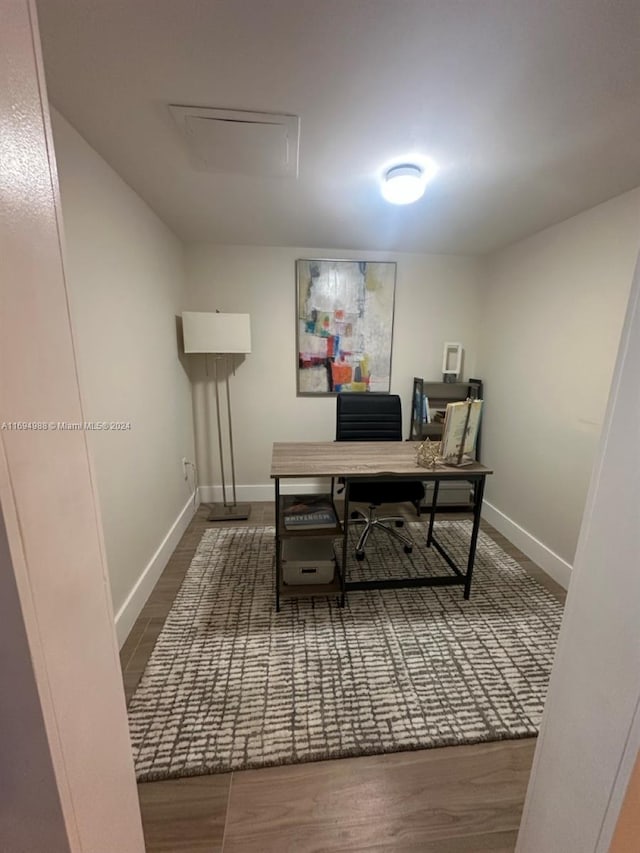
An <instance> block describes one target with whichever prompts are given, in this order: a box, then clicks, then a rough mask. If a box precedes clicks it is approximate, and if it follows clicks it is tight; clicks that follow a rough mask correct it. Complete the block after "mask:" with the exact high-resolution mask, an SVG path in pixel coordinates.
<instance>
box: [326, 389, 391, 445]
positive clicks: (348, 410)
mask: <svg viewBox="0 0 640 853" xmlns="http://www.w3.org/2000/svg"><path fill="white" fill-rule="evenodd" d="M336 399H337V407H336V441H402V404H401V402H400V397H399V396H398V395H397V394H368V393H366V392H364V393H362V394H338V396H337V398H336Z"/></svg>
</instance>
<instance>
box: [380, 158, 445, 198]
mask: <svg viewBox="0 0 640 853" xmlns="http://www.w3.org/2000/svg"><path fill="white" fill-rule="evenodd" d="M435 171H436V169H435V166H433V165H431V166H430V168H428V169H427V168H421V167H420V166H416V165H414V164H412V163H402V164H401V165H398V166H393V167H392V168H391V169H389V170H388V171H387V172H386V174H385V176H384V179H383V181H382V195H383V197H384V198H385V199H386V200H387V201H389V202H391V204H412V203H413V202H414V201H418V199H419V198H422V196H423V195H424V190H425V187H426V185H427V183H428V182H429V181H430V180H431V178H432V177H433V176H434V174H435Z"/></svg>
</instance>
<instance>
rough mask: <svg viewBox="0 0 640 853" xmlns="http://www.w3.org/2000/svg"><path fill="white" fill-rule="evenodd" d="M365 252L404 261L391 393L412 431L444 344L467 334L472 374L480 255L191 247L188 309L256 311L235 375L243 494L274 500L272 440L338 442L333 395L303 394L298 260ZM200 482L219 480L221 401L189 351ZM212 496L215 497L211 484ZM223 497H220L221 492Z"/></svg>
mask: <svg viewBox="0 0 640 853" xmlns="http://www.w3.org/2000/svg"><path fill="white" fill-rule="evenodd" d="M328 257H336V258H347V259H348V258H365V259H368V260H393V261H396V262H397V279H396V298H395V320H394V339H393V354H392V373H391V391H392V392H393V393H397V394H401V395H402V398H403V412H404V432H405V434H406V435H408V432H409V418H410V408H409V406H410V398H411V388H412V379H413V377H414V376H424V377H425V378H429V379H436V380H438V379H440V378H441V375H442V346H443V343H444V342H445V341H451V340H453V341H461V342H462V344H463V346H464V350H465V362H464V370H465V378H466V377H468V376H469V375H471V376H474V375H475V371H476V363H477V362H476V353H477V339H478V334H479V326H478V323H477V316H478V312H479V308H480V303H481V292H480V281H479V272H478V264H477V261H476V260H474V259H473V258H465V257H453V256H446V255H411V254H396V253H394V254H393V255H387V254H384V253H380V252H368V251H367V252H364V251H363V252H345V251H342V250H341V251H339V252H335V251H331V250H328V249H300V248H268V247H247V246H213V245H207V244H198V245H194V246H190V247H187V265H186V268H187V296H186V300H185V304H184V309H185V310H191V311H214V310H215V309H216V308H217V309H219V310H220V311H225V312H248V313H249V314H251V324H252V352H251V354H250V355H248V356H247V357H246V359H244V361H242V362H240V361H239V360H238V361H237V370H236V375H235V376H232V377H231V395H232V410H233V425H234V444H235V451H236V479H237V482H238V484H239V485H240V488H239V490H238V497H239V498H240V499H244V500H248V499H253V500H270V499H272V496H273V486H272V483H271V482H270V481H269V469H270V462H271V445H272V443H273V442H274V441H305V440H307V441H313V440H318V441H319V440H331V439H333V437H334V434H335V398H334V397H319V398H309V397H297V396H296V305H295V302H296V290H295V261H296V259H297V258H328ZM190 369H191V372H192V375H193V378H194V408H195V412H194V414H195V420H196V440H197V453H198V460H199V466H200V482H201V483H202V484H203V485H205V486H207V485H210V484H212V483H216V484H217V483H219V482H220V479H219V467H218V462H217V459H218V451H217V444H216V441H217V439H216V434H217V433H216V426H215V403H214V401H213V394H212V392H211V383H207V382H206V374H205V369H204V357H203V356H200V357H196V358H192V359H191V368H190ZM204 495H205V497H206V498H208V499H210V497H211V495H210V494H209V493H208V492H207V491H206V490H204ZM215 497H216V499H218V498H219V495H218V494H217V493H216V494H215Z"/></svg>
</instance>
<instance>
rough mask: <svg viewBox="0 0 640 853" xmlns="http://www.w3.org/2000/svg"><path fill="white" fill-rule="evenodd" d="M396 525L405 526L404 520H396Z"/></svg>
mask: <svg viewBox="0 0 640 853" xmlns="http://www.w3.org/2000/svg"><path fill="white" fill-rule="evenodd" d="M395 525H396V527H404V521H396V522H395Z"/></svg>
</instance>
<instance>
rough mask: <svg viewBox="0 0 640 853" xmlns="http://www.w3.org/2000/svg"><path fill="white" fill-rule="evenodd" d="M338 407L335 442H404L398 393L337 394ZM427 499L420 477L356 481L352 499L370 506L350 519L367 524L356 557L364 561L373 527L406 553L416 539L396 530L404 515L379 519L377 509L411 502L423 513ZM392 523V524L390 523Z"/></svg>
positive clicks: (400, 524)
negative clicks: (389, 504) (421, 508)
mask: <svg viewBox="0 0 640 853" xmlns="http://www.w3.org/2000/svg"><path fill="white" fill-rule="evenodd" d="M337 403H338V405H337V409H336V441H402V404H401V402H400V397H399V396H398V395H397V394H367V393H363V394H338V397H337ZM423 498H424V485H423V483H422V481H421V480H407V481H404V480H396V481H393V480H388V481H381V482H379V483H359V482H358V481H357V480H353V481H352V482H351V484H350V487H349V500H350V501H356V502H359V503H367V504H368V505H369V511H368V514H365V513H363V512H361V511H360V510H354V511H353V512H352V513H351V518H352V519H354V521H355V522H356V524H358V523H359V524H364V525H365V527H364V530H363V531H362V535H361V536H360V539H359V540H358V544H357V545H356V558H357V559H358V560H364V547H365V545H366V544H367V540H368V538H369V536H370V534H371V531H372V530H383V531H384V532H385V533H388V534H389V535H390V536H393V537H394V538H396V539H399V540H400V541H401V542H402V543H403V545H404V550H405V552H406V553H407V554H410V553H411V551H412V549H413V542H412V541H411V539H410V538H409V537H408V536H403V535H402V534H401V533H398V531H397V530H396V528H397V527H402V526H403V524H404V519H403V518H402V516H399V515H398V516H385V517H384V518H377V516H376V508H377V507H379V506H380V504H386V503H412V504H413V505H414V506H415V508H416V511H417V513H418V515H420V503H421V501H422V499H423ZM389 522H393V526H389V524H388V523H389Z"/></svg>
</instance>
